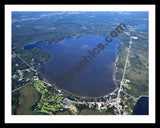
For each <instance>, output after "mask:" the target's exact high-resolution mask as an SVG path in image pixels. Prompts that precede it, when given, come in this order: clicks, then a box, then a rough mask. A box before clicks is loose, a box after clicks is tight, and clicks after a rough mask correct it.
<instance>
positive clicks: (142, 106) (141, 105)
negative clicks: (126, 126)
mask: <svg viewBox="0 0 160 128" xmlns="http://www.w3.org/2000/svg"><path fill="white" fill-rule="evenodd" d="M148 99H149V98H148V97H141V98H140V99H139V100H138V101H137V103H136V105H135V107H134V110H133V113H132V115H148V113H149V112H148V111H149V110H148V105H149V104H148Z"/></svg>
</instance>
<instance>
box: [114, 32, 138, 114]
mask: <svg viewBox="0 0 160 128" xmlns="http://www.w3.org/2000/svg"><path fill="white" fill-rule="evenodd" d="M125 34H127V35H128V36H129V38H130V41H129V47H128V52H127V57H126V63H125V66H124V70H123V76H122V80H121V82H120V88H119V90H118V94H117V99H116V108H117V111H118V113H119V115H121V110H120V105H119V104H120V102H121V101H120V93H121V91H122V86H123V84H122V82H123V81H124V77H125V73H126V67H127V64H128V57H129V53H130V49H131V44H132V38H133V39H137V37H131V36H130V34H129V33H127V32H125Z"/></svg>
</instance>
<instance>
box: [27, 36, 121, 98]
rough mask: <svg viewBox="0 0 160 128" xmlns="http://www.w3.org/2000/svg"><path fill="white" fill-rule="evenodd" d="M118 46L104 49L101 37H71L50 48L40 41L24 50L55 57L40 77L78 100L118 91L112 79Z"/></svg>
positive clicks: (45, 66)
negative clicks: (35, 49) (39, 50)
mask: <svg viewBox="0 0 160 128" xmlns="http://www.w3.org/2000/svg"><path fill="white" fill-rule="evenodd" d="M99 43H101V45H98V44H99ZM119 43H120V41H118V40H117V39H113V41H112V42H111V43H108V45H105V44H106V41H105V37H98V36H85V37H81V38H78V39H73V38H72V37H68V38H66V39H65V40H63V41H61V42H59V43H57V44H51V45H47V43H46V42H45V41H38V42H36V43H35V44H28V45H26V46H24V49H25V50H27V49H30V48H34V47H37V48H40V49H43V50H46V51H48V52H50V53H51V54H52V55H53V58H52V59H50V60H49V61H48V62H47V63H45V64H41V66H40V67H39V72H40V74H41V75H42V76H43V77H44V78H45V79H46V80H47V81H49V82H50V83H57V84H58V86H59V87H60V88H62V89H63V90H66V91H67V92H70V93H72V94H75V95H78V96H87V97H98V96H103V95H106V94H108V93H110V92H112V91H113V90H114V89H115V88H116V84H115V83H114V81H113V75H114V63H115V59H116V48H117V44H119ZM97 45H98V46H97ZM93 49H94V50H93ZM95 53H98V54H95ZM87 55H88V56H90V57H86V56H87ZM82 56H83V57H86V59H84V58H83V57H82ZM84 61H85V63H83V62H84ZM87 61H88V62H87ZM64 74H65V75H64ZM64 79H66V80H68V81H65V80H64Z"/></svg>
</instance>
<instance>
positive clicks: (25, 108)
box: [16, 84, 39, 115]
mask: <svg viewBox="0 0 160 128" xmlns="http://www.w3.org/2000/svg"><path fill="white" fill-rule="evenodd" d="M19 92H20V96H19V103H18V104H19V105H18V107H17V110H16V111H17V113H16V114H17V115H32V114H34V113H33V111H32V109H31V107H32V106H33V105H34V104H35V103H36V102H37V101H38V100H39V97H38V92H37V91H36V90H35V89H34V87H33V86H32V85H31V84H28V85H26V86H25V87H23V88H22V89H20V90H19Z"/></svg>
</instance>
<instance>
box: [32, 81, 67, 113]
mask: <svg viewBox="0 0 160 128" xmlns="http://www.w3.org/2000/svg"><path fill="white" fill-rule="evenodd" d="M33 86H34V88H35V89H36V90H37V91H38V92H39V93H40V94H41V99H40V101H39V102H38V103H37V105H36V106H35V108H34V111H35V112H37V113H42V114H47V115H54V114H55V113H56V112H59V111H63V110H64V109H63V105H62V104H61V103H60V102H61V101H62V99H63V97H62V96H59V95H58V94H56V93H53V92H52V89H51V88H50V89H48V88H47V87H46V86H45V85H44V84H43V83H41V82H39V81H35V82H33Z"/></svg>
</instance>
